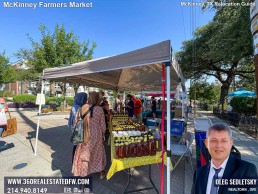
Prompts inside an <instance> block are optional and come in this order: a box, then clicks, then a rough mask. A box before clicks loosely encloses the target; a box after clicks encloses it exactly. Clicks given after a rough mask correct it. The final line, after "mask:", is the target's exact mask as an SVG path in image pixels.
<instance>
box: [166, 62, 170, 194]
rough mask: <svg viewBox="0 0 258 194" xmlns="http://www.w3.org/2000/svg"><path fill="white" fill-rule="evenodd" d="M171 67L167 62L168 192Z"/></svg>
mask: <svg viewBox="0 0 258 194" xmlns="http://www.w3.org/2000/svg"><path fill="white" fill-rule="evenodd" d="M170 68H171V62H167V63H166V70H167V73H166V75H167V78H166V84H167V193H169V194H170V193H171V192H170V157H171V151H170V120H171V117H170Z"/></svg>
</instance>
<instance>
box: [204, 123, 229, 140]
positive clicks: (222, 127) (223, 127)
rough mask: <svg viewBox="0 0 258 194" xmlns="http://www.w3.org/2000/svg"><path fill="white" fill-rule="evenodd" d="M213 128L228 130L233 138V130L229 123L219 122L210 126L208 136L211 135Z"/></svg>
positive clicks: (215, 129)
mask: <svg viewBox="0 0 258 194" xmlns="http://www.w3.org/2000/svg"><path fill="white" fill-rule="evenodd" d="M212 130H214V131H227V132H228V133H229V136H230V138H232V131H231V129H230V128H229V127H228V126H227V125H224V124H222V123H217V124H214V125H211V126H210V127H209V128H208V131H207V133H206V137H208V136H209V133H210V131H212Z"/></svg>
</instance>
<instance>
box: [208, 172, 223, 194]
mask: <svg viewBox="0 0 258 194" xmlns="http://www.w3.org/2000/svg"><path fill="white" fill-rule="evenodd" d="M213 169H214V170H215V174H214V176H213V178H212V183H211V192H210V194H217V193H218V186H216V185H215V180H216V179H218V174H219V172H220V171H221V169H222V168H219V169H216V168H213Z"/></svg>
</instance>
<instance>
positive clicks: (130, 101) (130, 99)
mask: <svg viewBox="0 0 258 194" xmlns="http://www.w3.org/2000/svg"><path fill="white" fill-rule="evenodd" d="M126 97H127V100H128V103H127V105H126V110H127V112H128V116H129V117H130V118H131V119H132V118H133V115H134V101H133V97H132V95H131V94H127V96H126Z"/></svg>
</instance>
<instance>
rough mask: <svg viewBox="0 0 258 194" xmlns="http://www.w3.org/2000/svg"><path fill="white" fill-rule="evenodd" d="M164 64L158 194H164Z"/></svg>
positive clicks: (163, 71)
mask: <svg viewBox="0 0 258 194" xmlns="http://www.w3.org/2000/svg"><path fill="white" fill-rule="evenodd" d="M165 74H166V73H165V64H163V65H162V79H161V83H162V84H161V85H162V115H161V119H162V122H161V147H162V155H161V158H162V163H161V166H160V193H161V194H164V167H165V165H164V153H165V148H164V128H165V104H166V103H165V90H166V85H165V84H166V83H165V81H166V75H165Z"/></svg>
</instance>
